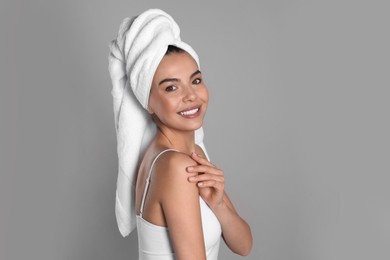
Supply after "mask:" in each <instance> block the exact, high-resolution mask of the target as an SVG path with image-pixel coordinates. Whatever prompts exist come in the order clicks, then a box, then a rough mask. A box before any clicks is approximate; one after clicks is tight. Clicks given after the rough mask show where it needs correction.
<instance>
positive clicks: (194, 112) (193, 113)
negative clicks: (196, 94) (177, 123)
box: [178, 106, 200, 118]
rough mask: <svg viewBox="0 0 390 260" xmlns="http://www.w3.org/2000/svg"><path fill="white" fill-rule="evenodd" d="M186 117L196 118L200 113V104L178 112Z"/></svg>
mask: <svg viewBox="0 0 390 260" xmlns="http://www.w3.org/2000/svg"><path fill="white" fill-rule="evenodd" d="M178 114H179V115H181V116H183V117H185V118H195V117H197V116H199V114H200V106H196V107H191V108H189V109H186V110H183V111H181V112H179V113H178Z"/></svg>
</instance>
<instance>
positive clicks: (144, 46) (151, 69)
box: [108, 9, 206, 237]
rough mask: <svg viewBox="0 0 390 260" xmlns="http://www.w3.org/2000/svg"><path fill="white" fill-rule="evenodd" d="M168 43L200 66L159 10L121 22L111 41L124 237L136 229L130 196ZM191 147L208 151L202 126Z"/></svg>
mask: <svg viewBox="0 0 390 260" xmlns="http://www.w3.org/2000/svg"><path fill="white" fill-rule="evenodd" d="M168 45H174V46H176V47H178V48H181V49H183V50H185V51H186V52H188V53H189V54H190V55H191V56H192V57H193V58H194V60H195V61H196V62H197V64H198V66H199V59H198V56H197V54H196V52H195V51H194V50H193V49H192V48H191V46H189V45H188V44H186V43H185V42H183V41H181V39H180V29H179V26H178V25H177V24H176V22H175V21H174V20H173V18H172V17H171V16H170V15H168V14H167V13H165V12H164V11H162V10H159V9H150V10H147V11H145V12H143V13H142V14H140V15H139V16H137V17H133V18H125V19H124V20H123V22H122V23H121V25H120V27H119V32H118V36H117V38H116V39H115V40H113V41H111V43H110V54H109V67H108V69H109V72H110V76H111V81H112V91H111V94H112V97H113V108H114V117H115V118H114V120H115V129H116V136H117V153H118V179H117V188H116V199H115V215H116V220H117V224H118V228H119V231H120V233H121V234H122V236H124V237H125V236H127V235H129V234H130V233H131V231H132V230H134V228H135V227H136V222H135V221H136V216H135V214H136V213H135V205H134V204H135V201H134V198H135V194H134V193H135V184H136V180H137V173H138V167H139V163H140V160H141V159H142V157H143V155H144V152H145V150H146V148H147V147H148V145H149V144H150V142H151V140H152V139H153V137H154V136H155V134H156V125H155V124H154V122H153V120H152V118H151V116H150V115H149V113H148V112H147V107H148V100H149V93H150V88H151V84H152V80H153V76H154V73H155V71H156V69H157V67H158V65H159V63H160V61H161V60H162V58H163V57H164V55H165V53H166V51H167V48H168ZM195 143H197V144H198V145H200V146H201V147H202V148H203V150H204V151H205V152H206V150H205V147H204V144H203V129H202V128H200V129H198V130H196V131H195Z"/></svg>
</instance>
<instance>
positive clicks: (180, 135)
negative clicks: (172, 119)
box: [156, 128, 195, 154]
mask: <svg viewBox="0 0 390 260" xmlns="http://www.w3.org/2000/svg"><path fill="white" fill-rule="evenodd" d="M156 140H157V141H158V142H159V143H162V144H164V145H166V146H169V147H172V148H174V149H176V150H178V151H180V152H183V153H186V154H191V153H192V152H194V151H195V131H177V130H174V129H169V128H158V130H157V134H156Z"/></svg>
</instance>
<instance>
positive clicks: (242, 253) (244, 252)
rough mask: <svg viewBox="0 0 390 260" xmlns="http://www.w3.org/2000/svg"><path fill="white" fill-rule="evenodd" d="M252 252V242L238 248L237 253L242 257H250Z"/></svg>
mask: <svg viewBox="0 0 390 260" xmlns="http://www.w3.org/2000/svg"><path fill="white" fill-rule="evenodd" d="M251 250H252V240H250V241H248V242H247V243H245V244H243V245H242V246H241V247H240V248H238V249H237V250H236V251H235V253H236V254H238V255H240V256H248V255H249V254H250V252H251Z"/></svg>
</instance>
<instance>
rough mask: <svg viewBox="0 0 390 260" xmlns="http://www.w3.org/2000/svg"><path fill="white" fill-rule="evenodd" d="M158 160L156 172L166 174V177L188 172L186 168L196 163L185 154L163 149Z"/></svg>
mask: <svg viewBox="0 0 390 260" xmlns="http://www.w3.org/2000/svg"><path fill="white" fill-rule="evenodd" d="M158 154H160V156H159V158H158V160H157V161H156V162H155V166H154V168H155V171H156V172H157V174H158V172H160V171H161V172H164V174H165V175H170V174H175V173H176V172H183V171H186V168H187V167H188V166H191V165H195V164H196V162H195V161H194V160H193V159H192V158H191V156H189V155H188V154H185V153H183V152H180V151H177V150H173V149H163V150H162V151H160V152H159V153H158Z"/></svg>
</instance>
